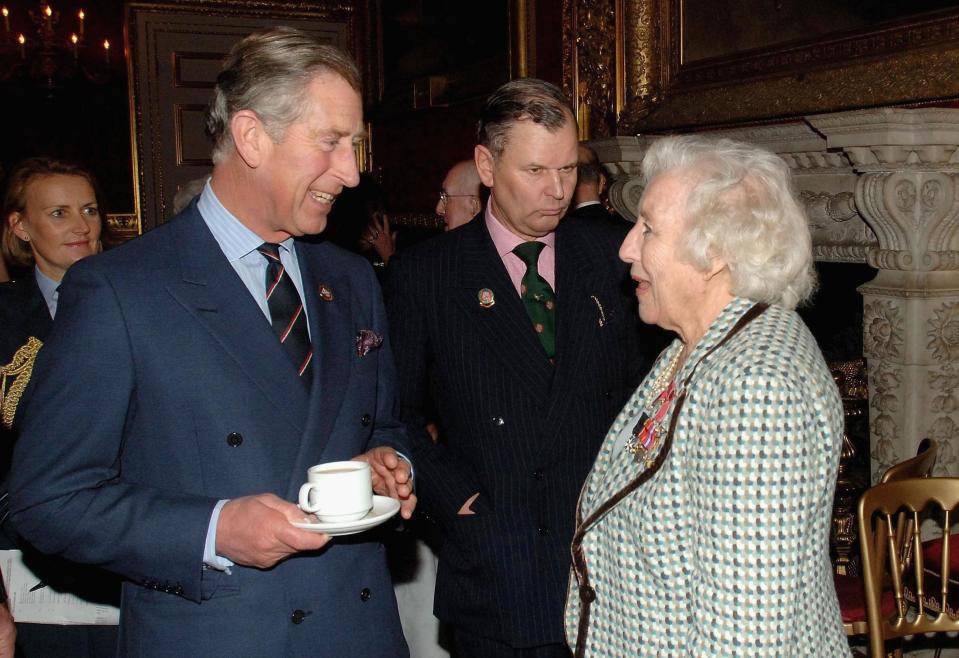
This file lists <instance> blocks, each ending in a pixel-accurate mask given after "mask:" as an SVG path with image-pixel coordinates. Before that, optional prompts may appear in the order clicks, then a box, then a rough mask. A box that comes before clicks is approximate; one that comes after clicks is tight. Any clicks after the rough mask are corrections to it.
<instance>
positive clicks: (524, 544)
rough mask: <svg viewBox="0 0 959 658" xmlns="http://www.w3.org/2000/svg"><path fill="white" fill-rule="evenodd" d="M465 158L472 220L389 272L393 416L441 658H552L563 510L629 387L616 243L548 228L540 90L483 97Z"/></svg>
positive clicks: (633, 343)
mask: <svg viewBox="0 0 959 658" xmlns="http://www.w3.org/2000/svg"><path fill="white" fill-rule="evenodd" d="M478 142H479V143H478V145H477V146H476V148H475V152H474V161H475V163H476V169H477V172H478V175H479V177H480V180H481V181H482V183H483V185H485V186H486V187H488V188H490V190H491V191H490V197H489V201H488V203H487V204H486V207H485V209H484V210H482V211H481V212H479V213H478V214H477V215H476V216H475V217H474V218H473V220H472V221H470V222H469V223H468V224H466V225H465V226H462V227H461V228H459V229H457V230H455V231H448V232H447V233H444V234H443V235H441V236H438V237H436V238H434V239H433V240H430V241H429V242H428V243H424V244H423V245H417V246H416V247H413V248H411V249H408V250H406V251H404V252H402V253H401V254H399V255H397V256H396V257H395V258H394V260H393V261H392V265H391V268H392V271H391V272H390V282H391V286H390V289H391V294H390V297H389V299H388V300H387V312H388V315H389V320H390V328H391V337H392V339H393V345H394V348H395V352H394V354H395V356H396V361H397V370H398V375H399V378H398V381H399V399H400V400H399V401H400V414H401V418H402V420H403V421H404V422H405V423H406V425H407V428H408V431H409V433H410V441H411V444H412V446H413V453H414V461H415V462H416V464H417V495H418V497H419V500H420V504H421V506H422V509H423V510H424V511H425V513H426V515H427V516H428V518H430V519H432V521H433V522H434V523H435V524H436V528H437V530H438V531H439V533H440V534H441V536H442V543H441V545H440V555H439V569H438V573H437V582H436V597H435V600H434V613H435V614H436V616H437V617H439V618H440V620H441V621H443V622H446V623H447V624H449V625H450V626H451V627H452V637H453V643H454V655H455V656H456V657H457V658H466V657H472V656H477V657H479V656H482V657H483V658H498V657H506V656H508V657H517V658H519V657H523V658H527V657H536V658H554V657H555V658H560V657H566V656H568V655H569V650H568V648H567V647H566V644H565V637H564V633H563V609H564V605H565V597H566V586H567V583H568V577H569V561H570V554H569V545H570V541H571V539H572V534H573V519H574V512H575V504H576V497H577V495H578V494H579V490H580V488H581V486H582V484H583V480H584V479H585V477H586V473H587V472H588V471H589V468H590V467H591V466H592V463H593V460H594V458H595V457H596V452H597V450H598V448H599V445H600V443H601V442H602V440H603V436H604V435H605V433H606V430H607V429H608V428H609V425H610V423H611V421H612V420H613V417H614V416H615V414H616V412H618V411H619V409H620V408H621V406H622V404H623V403H624V402H625V400H626V399H627V397H628V396H629V394H630V393H632V391H633V388H634V387H635V385H636V383H637V382H638V381H639V376H640V374H641V373H640V370H641V366H642V357H640V356H639V354H638V343H639V341H638V338H637V337H638V319H637V314H636V309H635V299H634V298H633V297H632V296H631V295H629V294H628V293H627V292H626V290H627V289H626V286H625V284H626V283H627V280H628V277H627V275H628V273H627V270H626V268H625V266H624V264H623V263H622V262H621V261H619V259H618V258H617V255H616V254H617V250H618V249H619V245H620V243H621V242H622V240H623V238H624V236H625V233H626V231H625V230H620V229H619V228H618V227H616V226H614V225H612V224H609V223H597V222H589V221H585V220H582V219H577V218H571V219H570V218H567V219H563V220H562V221H560V220H561V219H562V218H563V216H564V215H565V213H566V209H567V207H568V206H569V204H570V201H571V200H572V198H573V188H574V187H575V185H576V160H577V158H576V155H577V154H576V147H577V140H576V123H575V120H574V119H573V114H572V110H571V108H570V106H569V103H568V101H567V99H566V98H565V97H564V96H563V94H562V92H561V91H560V90H559V89H558V88H556V87H555V86H554V85H551V84H549V83H546V82H543V81H542V80H534V79H521V80H514V81H512V82H509V83H507V84H505V85H504V86H502V87H500V89H498V90H497V91H496V92H494V93H493V95H492V96H491V97H490V98H489V99H488V100H487V102H486V105H485V107H484V109H483V112H482V115H481V119H480V123H479V131H478ZM444 191H445V192H447V193H448V194H449V197H448V198H447V199H446V200H445V201H446V203H447V204H451V203H452V202H453V201H457V200H462V199H454V198H453V195H452V192H453V189H452V188H451V187H449V188H447V187H446V186H445V184H444ZM441 205H442V204H441ZM437 210H438V211H439V208H438V209H437ZM445 210H446V212H447V213H448V212H449V211H450V210H451V206H447V207H446V208H445ZM431 419H435V420H436V422H437V424H438V426H439V441H438V442H434V441H433V440H432V439H431V438H430V436H429V434H428V432H427V429H426V425H427V421H428V420H431Z"/></svg>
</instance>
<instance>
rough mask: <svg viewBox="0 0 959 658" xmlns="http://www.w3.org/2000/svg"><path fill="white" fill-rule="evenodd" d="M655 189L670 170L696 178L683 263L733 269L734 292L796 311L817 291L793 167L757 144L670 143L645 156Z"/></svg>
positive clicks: (647, 176) (646, 171)
mask: <svg viewBox="0 0 959 658" xmlns="http://www.w3.org/2000/svg"><path fill="white" fill-rule="evenodd" d="M642 172H643V179H644V182H645V183H646V184H647V185H648V184H649V183H650V182H651V181H652V180H653V178H655V177H656V176H658V175H660V174H663V173H666V172H678V173H681V174H686V175H688V176H690V177H691V178H692V180H693V185H692V189H691V190H690V192H689V196H688V197H687V198H686V208H685V217H686V231H685V236H684V240H683V244H682V250H683V253H682V254H681V257H683V258H685V260H686V261H687V262H689V263H691V264H692V265H693V266H694V267H697V268H699V269H701V270H703V271H705V270H707V269H708V268H709V266H710V264H711V262H712V259H713V258H720V259H722V260H723V261H725V262H726V263H727V264H728V266H729V272H730V274H731V276H732V291H731V292H732V293H733V294H734V295H738V296H740V297H746V298H748V299H752V300H754V301H758V302H764V303H767V304H777V305H779V306H782V307H784V308H787V309H793V308H795V307H796V306H797V305H798V304H800V303H802V302H805V301H806V300H808V299H809V297H811V296H812V293H813V292H814V291H815V288H816V271H815V268H814V266H813V256H812V237H811V235H810V233H809V226H808V223H807V220H806V215H805V213H804V212H803V209H802V207H801V206H800V205H799V203H798V202H797V200H796V197H795V195H794V193H793V190H792V185H791V179H790V173H789V167H788V165H786V163H785V162H784V161H783V160H782V159H781V158H780V157H778V156H777V155H775V154H773V153H770V152H769V151H766V150H763V149H761V148H758V147H756V146H752V145H750V144H745V143H742V142H735V141H732V140H729V139H720V140H716V139H708V138H704V137H699V136H684V137H665V138H662V139H660V140H657V141H655V142H653V144H652V145H651V147H650V148H649V150H648V151H647V153H646V156H645V157H644V158H643V164H642Z"/></svg>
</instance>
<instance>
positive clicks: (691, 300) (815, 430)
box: [566, 137, 849, 658]
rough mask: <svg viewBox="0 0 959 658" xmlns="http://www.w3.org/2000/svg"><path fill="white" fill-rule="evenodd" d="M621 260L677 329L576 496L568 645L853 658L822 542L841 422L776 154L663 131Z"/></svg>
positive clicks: (799, 224) (650, 652)
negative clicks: (815, 333)
mask: <svg viewBox="0 0 959 658" xmlns="http://www.w3.org/2000/svg"><path fill="white" fill-rule="evenodd" d="M643 175H644V177H645V180H646V183H647V186H646V190H645V193H644V195H643V198H642V201H641V202H640V207H639V218H638V220H637V221H636V226H635V227H634V228H633V229H632V230H631V231H630V233H629V235H628V236H627V237H626V240H625V242H624V243H623V246H622V248H621V249H620V257H621V258H622V259H623V260H624V261H626V262H627V263H629V264H630V265H631V272H632V277H633V279H634V280H635V281H636V284H637V285H636V296H637V298H638V300H639V309H640V310H639V313H640V317H641V318H642V320H643V321H644V322H646V323H649V324H656V325H659V326H661V327H664V328H666V329H669V330H671V331H673V332H675V333H676V336H677V337H676V340H675V341H674V342H673V343H672V345H670V346H669V347H668V348H667V349H666V350H665V351H664V352H663V354H662V355H661V356H660V358H659V360H658V361H657V362H656V364H655V365H654V367H653V369H652V371H651V372H650V373H649V375H648V377H647V378H646V380H645V381H644V382H643V383H642V384H641V385H640V387H639V389H638V390H637V391H636V392H635V393H634V394H633V396H632V398H631V399H630V400H629V402H628V403H627V404H626V407H625V408H624V409H623V410H622V412H621V413H620V415H619V417H618V418H617V419H616V421H615V422H614V423H613V426H612V428H611V429H610V431H609V433H608V435H607V437H606V440H605V442H604V444H603V447H602V449H601V450H600V453H599V455H598V457H597V459H596V463H595V464H594V466H593V470H592V472H591V474H590V476H589V478H588V479H587V481H586V483H585V485H584V488H583V491H582V493H581V496H580V503H579V507H578V509H577V530H576V534H575V536H574V540H573V562H574V570H573V571H574V573H573V578H572V579H571V587H570V592H569V597H568V601H567V611H566V628H567V636H568V639H569V642H570V646H572V647H574V648H575V650H576V654H577V655H578V656H585V655H589V656H627V655H628V656H710V657H712V656H733V655H735V656H740V655H742V656H777V657H780V658H781V657H783V656H797V657H799V656H803V657H806V656H817V658H822V657H826V656H848V655H849V648H848V645H847V643H846V639H845V635H844V634H843V630H842V626H841V622H840V616H839V609H838V604H837V601H836V594H835V591H834V589H833V580H832V577H831V574H830V568H829V552H828V545H827V542H828V535H829V523H830V510H831V507H832V499H833V489H834V485H835V480H836V468H837V464H838V459H839V452H840V444H841V437H842V427H843V417H842V406H841V402H840V399H839V394H838V392H837V390H836V387H835V385H834V384H833V380H832V378H831V377H830V374H829V371H828V369H827V368H826V364H825V362H824V361H823V357H822V354H821V352H820V351H819V348H818V347H817V346H816V342H815V340H814V339H813V337H812V335H810V333H809V331H808V329H807V328H806V327H805V325H804V324H803V323H802V321H801V320H800V318H799V316H798V315H797V314H796V313H795V312H794V311H793V309H794V308H795V306H796V305H797V304H798V303H799V302H802V301H804V300H805V299H806V298H807V297H808V296H809V295H810V294H811V293H812V290H813V288H814V286H815V276H814V270H813V264H812V246H811V239H810V235H809V231H808V229H807V226H806V219H805V217H804V215H803V212H802V210H801V209H800V207H799V206H798V205H797V203H796V201H795V199H794V198H793V196H792V194H791V192H790V184H789V172H788V169H787V167H786V165H785V163H784V162H783V161H782V160H780V159H779V158H777V157H776V156H774V155H773V154H771V153H768V152H766V151H762V150H760V149H757V148H755V147H752V146H749V145H746V144H740V143H736V142H731V141H726V140H723V141H708V140H705V139H702V138H695V137H677V138H664V139H661V140H659V141H657V142H655V143H654V144H653V145H652V147H651V148H650V150H649V152H648V153H647V155H646V157H645V159H644V161H643Z"/></svg>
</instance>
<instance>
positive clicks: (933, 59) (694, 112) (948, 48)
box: [618, 0, 959, 135]
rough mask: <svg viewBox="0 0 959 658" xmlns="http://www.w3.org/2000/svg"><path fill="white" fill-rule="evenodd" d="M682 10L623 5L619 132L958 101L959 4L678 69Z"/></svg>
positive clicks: (639, 2)
mask: <svg viewBox="0 0 959 658" xmlns="http://www.w3.org/2000/svg"><path fill="white" fill-rule="evenodd" d="M688 10H689V6H687V0H625V7H624V11H625V21H624V30H625V35H624V37H625V38H624V41H625V49H626V62H627V65H626V100H625V105H624V108H623V111H622V113H621V114H620V118H619V126H618V132H619V134H621V135H622V134H637V133H640V132H651V131H667V130H679V129H694V128H697V127H703V126H707V125H711V126H715V125H731V124H741V123H747V122H757V121H769V120H776V119H782V118H788V117H795V116H800V115H803V114H813V113H820V112H833V111H838V110H846V109H855V108H865V107H875V106H879V105H905V104H922V103H929V102H934V101H944V100H954V99H957V98H959V75H957V74H956V71H959V6H956V7H953V8H948V9H944V10H940V11H936V12H929V13H923V14H918V15H914V16H906V17H904V18H900V19H898V20H896V21H891V22H887V23H883V24H879V25H875V26H872V27H869V28H867V29H858V30H846V31H845V32H832V33H829V32H827V33H825V34H823V35H821V36H819V37H817V38H814V39H810V40H806V41H801V40H800V41H792V42H787V43H774V45H771V46H767V47H762V48H754V49H752V50H747V51H743V52H738V53H734V54H730V55H726V56H721V57H710V58H706V59H699V60H696V61H692V62H685V61H683V16H684V12H685V11H688ZM710 20H712V17H710ZM714 29H715V30H717V31H721V30H722V29H723V26H722V25H721V24H717V25H716V26H715V28H714Z"/></svg>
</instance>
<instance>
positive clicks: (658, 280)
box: [619, 172, 706, 340]
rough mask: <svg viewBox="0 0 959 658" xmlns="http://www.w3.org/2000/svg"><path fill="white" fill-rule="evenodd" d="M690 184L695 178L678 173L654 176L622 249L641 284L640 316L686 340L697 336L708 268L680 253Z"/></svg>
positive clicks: (624, 259) (638, 282)
mask: <svg viewBox="0 0 959 658" xmlns="http://www.w3.org/2000/svg"><path fill="white" fill-rule="evenodd" d="M690 187H691V181H690V180H689V179H687V178H685V177H683V176H681V175H679V174H676V173H670V172H667V173H665V174H661V175H659V176H657V177H656V178H654V179H653V180H652V181H651V182H650V184H649V186H648V187H647V188H646V191H645V193H644V194H643V198H642V200H641V201H640V203H639V216H638V218H637V220H636V225H635V226H634V227H633V228H632V230H631V231H630V232H629V234H628V235H627V236H626V240H625V241H624V242H623V245H622V247H620V249H619V257H620V258H621V259H622V260H623V261H625V262H627V263H629V264H630V275H631V276H632V277H633V280H634V281H636V284H637V285H636V298H637V299H638V300H639V317H640V318H641V319H642V320H643V322H645V323H646V324H655V325H659V326H660V327H663V328H665V329H669V330H672V331H675V332H677V333H678V334H679V335H680V336H681V337H682V338H683V339H684V340H692V339H698V336H697V335H695V334H696V333H697V330H698V327H699V325H700V324H701V323H700V322H699V320H700V318H699V316H698V313H697V310H698V309H700V308H701V307H702V302H703V301H704V299H705V297H706V280H705V277H704V274H703V272H700V271H699V270H697V269H696V268H695V267H693V266H692V265H690V264H689V263H687V262H685V261H684V260H682V259H681V258H680V257H679V244H680V241H681V239H682V235H683V230H684V225H685V222H684V218H683V212H684V208H685V205H686V203H685V202H686V197H687V195H688V193H689V190H690ZM690 334H692V335H690Z"/></svg>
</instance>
